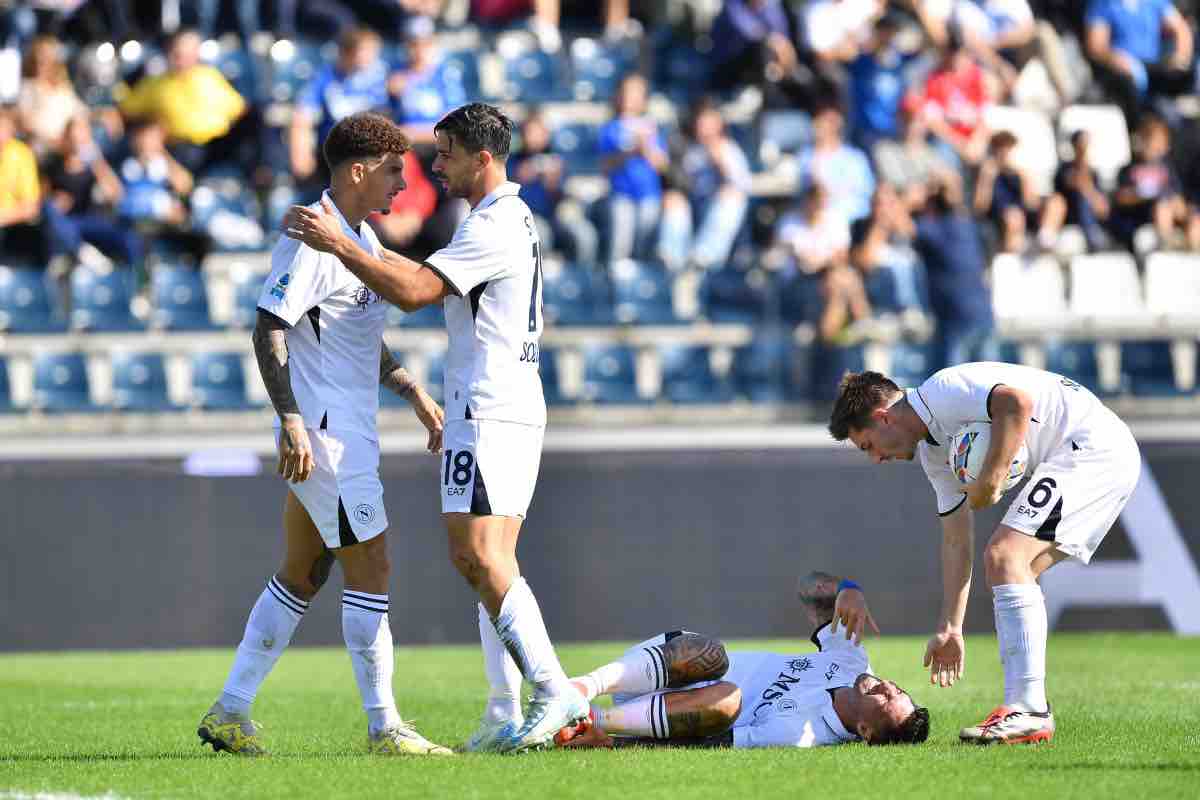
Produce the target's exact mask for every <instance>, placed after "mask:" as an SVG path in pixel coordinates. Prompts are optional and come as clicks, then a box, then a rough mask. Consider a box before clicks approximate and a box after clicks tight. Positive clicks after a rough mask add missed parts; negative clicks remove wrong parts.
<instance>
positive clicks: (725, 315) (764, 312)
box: [700, 266, 776, 325]
mask: <svg viewBox="0 0 1200 800" xmlns="http://www.w3.org/2000/svg"><path fill="white" fill-rule="evenodd" d="M774 287H775V283H774V281H773V280H772V279H771V275H770V274H769V273H767V272H766V271H765V270H762V269H758V268H755V269H751V270H740V269H737V268H736V267H732V266H729V267H725V268H723V269H717V270H713V271H712V272H709V273H708V274H707V275H705V276H704V282H703V283H702V284H701V286H700V303H701V308H702V309H703V313H704V316H705V317H706V318H707V319H708V320H709V321H710V322H732V323H740V324H744V325H759V324H762V323H763V322H766V321H767V320H768V319H769V318H771V317H772V316H773V315H774V305H775V301H776V292H775V288H774Z"/></svg>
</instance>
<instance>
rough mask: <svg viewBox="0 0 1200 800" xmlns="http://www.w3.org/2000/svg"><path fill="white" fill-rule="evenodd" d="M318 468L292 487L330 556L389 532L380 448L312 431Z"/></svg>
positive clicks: (350, 436)
mask: <svg viewBox="0 0 1200 800" xmlns="http://www.w3.org/2000/svg"><path fill="white" fill-rule="evenodd" d="M308 434H309V441H310V442H311V443H312V449H313V461H314V468H313V472H312V474H311V475H310V476H309V478H308V480H306V481H303V482H302V483H293V484H290V485H289V489H290V490H291V492H292V494H294V495H295V496H296V499H297V500H299V501H300V503H301V505H303V506H304V510H305V511H307V512H308V516H309V518H310V519H311V520H312V523H313V525H314V526H315V527H316V529H317V532H318V533H319V535H320V537H321V540H322V541H323V542H324V544H325V546H326V547H328V548H329V549H330V550H336V549H338V548H342V547H348V546H350V545H355V544H358V543H360V542H365V541H368V540H370V539H372V538H374V537H376V536H378V535H379V534H381V533H383V531H384V530H386V529H387V525H388V520H387V512H386V511H385V509H384V506H383V484H382V483H381V482H380V480H379V443H378V442H376V441H374V440H372V439H368V438H367V437H366V436H363V435H361V434H357V433H350V432H334V431H324V430H315V429H311V428H310V429H309V431H308Z"/></svg>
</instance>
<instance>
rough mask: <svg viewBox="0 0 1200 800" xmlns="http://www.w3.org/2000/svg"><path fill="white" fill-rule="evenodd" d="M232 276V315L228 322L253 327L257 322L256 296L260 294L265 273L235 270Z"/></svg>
mask: <svg viewBox="0 0 1200 800" xmlns="http://www.w3.org/2000/svg"><path fill="white" fill-rule="evenodd" d="M232 278H233V315H232V317H231V318H230V320H229V324H230V326H232V327H234V328H253V327H254V326H255V325H257V324H258V298H259V296H260V295H261V294H262V290H263V283H265V282H266V280H267V273H265V272H256V271H253V270H244V271H243V270H235V271H234V273H233V275H232Z"/></svg>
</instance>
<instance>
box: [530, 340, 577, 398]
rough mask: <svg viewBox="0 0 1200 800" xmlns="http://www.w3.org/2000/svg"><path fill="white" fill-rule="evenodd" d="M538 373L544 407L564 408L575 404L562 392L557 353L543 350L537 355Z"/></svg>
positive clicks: (546, 349)
mask: <svg viewBox="0 0 1200 800" xmlns="http://www.w3.org/2000/svg"><path fill="white" fill-rule="evenodd" d="M538 371H539V372H540V373H541V376H542V393H543V394H544V395H545V397H546V405H548V406H565V405H571V404H572V403H574V402H575V400H574V399H573V398H571V397H568V396H567V395H566V393H565V392H563V389H562V380H561V376H560V374H559V367H558V353H557V351H555V350H551V349H548V348H543V349H542V350H541V351H540V352H539V353H538Z"/></svg>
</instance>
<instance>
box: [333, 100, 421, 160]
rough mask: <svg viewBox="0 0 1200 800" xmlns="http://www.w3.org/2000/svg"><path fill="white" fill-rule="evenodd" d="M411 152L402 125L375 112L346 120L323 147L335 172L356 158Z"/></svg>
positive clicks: (335, 128)
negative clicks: (340, 166)
mask: <svg viewBox="0 0 1200 800" xmlns="http://www.w3.org/2000/svg"><path fill="white" fill-rule="evenodd" d="M408 150H409V143H408V137H407V136H405V135H404V131H403V130H401V129H400V126H399V125H397V124H396V123H394V122H392V121H391V120H390V119H388V118H387V117H385V116H384V115H383V114H376V113H375V112H373V111H360V112H359V113H357V114H351V115H350V116H348V117H344V118H343V119H342V120H341V121H339V122H338V124H336V125H334V126H333V130H331V131H330V132H329V135H328V136H326V137H325V143H324V144H323V145H321V155H322V156H324V158H325V164H326V165H327V166H328V167H329V170H330V171H331V172H332V171H333V170H335V169H337V167H338V166H339V165H341V164H343V163H345V162H346V161H350V160H352V159H368V158H370V159H374V158H382V157H384V156H386V155H388V154H389V153H396V154H397V155H403V154H404V153H407V152H408Z"/></svg>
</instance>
